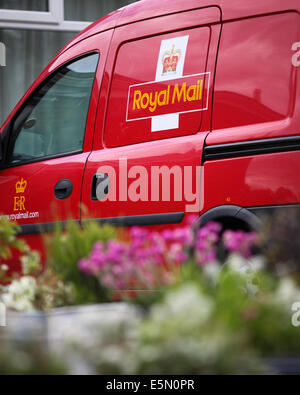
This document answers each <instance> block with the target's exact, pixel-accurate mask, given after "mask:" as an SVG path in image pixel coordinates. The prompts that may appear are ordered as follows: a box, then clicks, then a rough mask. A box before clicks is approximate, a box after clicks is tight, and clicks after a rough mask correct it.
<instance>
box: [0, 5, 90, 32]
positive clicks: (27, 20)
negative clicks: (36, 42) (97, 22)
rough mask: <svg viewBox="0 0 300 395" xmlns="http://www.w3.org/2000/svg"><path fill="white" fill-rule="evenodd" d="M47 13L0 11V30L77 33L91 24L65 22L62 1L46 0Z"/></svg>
mask: <svg viewBox="0 0 300 395" xmlns="http://www.w3.org/2000/svg"><path fill="white" fill-rule="evenodd" d="M48 5H49V11H48V12H40V11H20V10H7V9H0V29H5V28H6V29H25V30H48V31H70V32H79V31H81V30H83V29H85V28H86V27H87V26H89V25H90V24H91V23H92V22H82V21H65V20H64V0H48Z"/></svg>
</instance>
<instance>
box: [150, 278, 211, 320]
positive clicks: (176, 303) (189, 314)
mask: <svg viewBox="0 0 300 395" xmlns="http://www.w3.org/2000/svg"><path fill="white" fill-rule="evenodd" d="M212 310H213V301H212V300H211V299H210V298H208V297H207V296H205V295H204V294H203V293H202V292H201V291H200V290H199V288H198V287H197V286H196V285H195V284H184V285H182V286H181V287H180V288H179V289H178V290H175V291H173V292H169V293H168V295H167V297H166V299H165V302H164V303H163V304H161V305H157V306H154V308H153V310H152V316H153V318H154V320H157V321H161V320H162V321H164V320H165V319H166V318H167V319H168V318H170V317H177V318H178V319H179V320H180V321H182V323H183V324H184V325H189V324H191V325H194V324H197V325H202V324H204V323H205V322H207V320H208V319H209V317H210V315H211V313H212Z"/></svg>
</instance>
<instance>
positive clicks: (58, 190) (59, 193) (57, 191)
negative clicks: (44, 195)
mask: <svg viewBox="0 0 300 395" xmlns="http://www.w3.org/2000/svg"><path fill="white" fill-rule="evenodd" d="M72 192H73V183H72V181H71V180H69V179H68V178H65V179H63V180H60V181H58V182H57V183H56V184H55V187H54V195H55V197H56V199H59V200H63V199H67V198H68V197H69V196H71V195H72Z"/></svg>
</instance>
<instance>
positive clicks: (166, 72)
mask: <svg viewBox="0 0 300 395" xmlns="http://www.w3.org/2000/svg"><path fill="white" fill-rule="evenodd" d="M188 41H189V36H188V35H187V36H181V37H175V38H171V39H166V40H162V41H161V46H160V51H159V54H158V61H157V66H156V77H155V81H152V82H145V83H142V84H135V85H131V86H129V90H128V101H127V113H126V121H127V122H129V121H137V120H142V119H147V118H151V131H152V132H157V131H162V130H170V129H178V128H179V117H180V115H181V114H184V113H189V112H195V111H204V110H207V108H208V98H209V84H210V73H209V72H206V73H199V74H193V75H186V76H184V75H183V70H184V64H185V61H186V52H187V47H188Z"/></svg>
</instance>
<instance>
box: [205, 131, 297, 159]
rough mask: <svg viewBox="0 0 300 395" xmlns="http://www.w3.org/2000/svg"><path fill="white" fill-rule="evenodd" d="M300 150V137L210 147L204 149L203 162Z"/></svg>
mask: <svg viewBox="0 0 300 395" xmlns="http://www.w3.org/2000/svg"><path fill="white" fill-rule="evenodd" d="M298 150H300V136H298V135H297V136H287V137H276V138H270V139H261V140H252V141H241V142H236V143H228V144H215V145H208V146H206V147H205V148H204V153H203V160H204V162H205V161H208V160H216V159H224V158H232V157H239V156H249V155H262V154H269V153H276V152H284V151H298Z"/></svg>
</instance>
